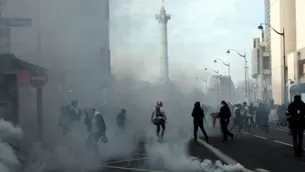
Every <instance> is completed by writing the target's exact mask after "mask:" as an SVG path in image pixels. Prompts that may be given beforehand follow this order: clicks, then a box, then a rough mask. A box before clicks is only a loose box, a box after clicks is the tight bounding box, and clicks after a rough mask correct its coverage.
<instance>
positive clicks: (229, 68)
mask: <svg viewBox="0 0 305 172" xmlns="http://www.w3.org/2000/svg"><path fill="white" fill-rule="evenodd" d="M217 61H220V62H222V64H223V65H225V66H227V67H228V76H229V101H230V102H231V91H232V90H231V89H232V86H231V72H230V71H231V66H230V63H225V62H224V61H222V60H221V59H218V58H217V59H215V60H214V63H217Z"/></svg>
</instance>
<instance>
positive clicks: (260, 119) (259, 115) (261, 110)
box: [256, 103, 269, 133]
mask: <svg viewBox="0 0 305 172" xmlns="http://www.w3.org/2000/svg"><path fill="white" fill-rule="evenodd" d="M256 120H257V122H256V123H257V125H258V126H259V127H260V128H261V129H263V130H264V131H265V132H266V133H268V132H269V124H268V120H269V111H268V109H267V107H266V105H265V104H264V103H259V105H258V108H257V110H256Z"/></svg>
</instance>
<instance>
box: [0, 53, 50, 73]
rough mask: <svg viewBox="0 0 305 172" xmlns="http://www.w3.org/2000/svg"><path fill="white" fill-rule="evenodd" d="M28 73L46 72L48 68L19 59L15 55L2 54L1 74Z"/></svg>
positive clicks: (0, 60)
mask: <svg viewBox="0 0 305 172" xmlns="http://www.w3.org/2000/svg"><path fill="white" fill-rule="evenodd" d="M18 71H28V72H30V73H32V72H45V71H47V69H46V68H44V67H41V66H38V65H35V64H32V63H29V62H26V61H24V60H21V59H18V58H17V57H16V56H15V55H14V54H0V73H9V72H18Z"/></svg>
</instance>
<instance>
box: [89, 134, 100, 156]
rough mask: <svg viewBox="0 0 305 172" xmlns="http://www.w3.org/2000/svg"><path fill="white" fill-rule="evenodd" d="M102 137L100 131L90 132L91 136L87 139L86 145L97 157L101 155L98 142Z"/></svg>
mask: <svg viewBox="0 0 305 172" xmlns="http://www.w3.org/2000/svg"><path fill="white" fill-rule="evenodd" d="M100 138H101V135H100V134H99V133H89V136H88V138H87V140H86V145H87V147H88V148H89V150H90V151H91V153H93V155H94V156H95V158H99V157H100V152H99V150H98V146H97V143H98V141H99V139H100Z"/></svg>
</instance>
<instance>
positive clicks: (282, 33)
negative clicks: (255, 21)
mask: <svg viewBox="0 0 305 172" xmlns="http://www.w3.org/2000/svg"><path fill="white" fill-rule="evenodd" d="M263 25H265V26H268V27H270V28H271V29H272V30H273V31H274V32H275V33H277V34H278V35H280V36H282V39H283V41H282V48H283V61H284V62H283V68H284V82H283V84H284V102H283V103H284V104H286V103H287V87H286V83H287V71H288V68H287V66H286V43H285V42H286V41H285V30H284V28H283V31H282V32H279V31H277V30H276V29H274V28H273V27H272V26H271V25H270V24H268V23H261V24H260V25H259V26H258V29H260V30H263V29H264V27H263Z"/></svg>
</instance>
